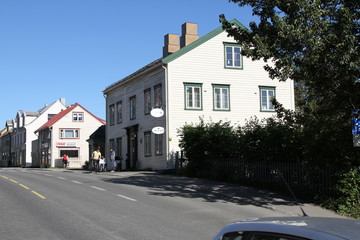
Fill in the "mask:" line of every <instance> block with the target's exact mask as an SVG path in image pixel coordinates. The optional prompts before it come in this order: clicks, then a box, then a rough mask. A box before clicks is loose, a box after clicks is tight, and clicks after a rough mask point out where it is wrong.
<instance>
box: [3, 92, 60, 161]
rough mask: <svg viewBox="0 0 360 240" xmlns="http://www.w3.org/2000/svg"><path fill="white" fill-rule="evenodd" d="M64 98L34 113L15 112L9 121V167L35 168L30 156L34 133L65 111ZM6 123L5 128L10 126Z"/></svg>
mask: <svg viewBox="0 0 360 240" xmlns="http://www.w3.org/2000/svg"><path fill="white" fill-rule="evenodd" d="M65 108H66V105H65V98H60V99H58V100H57V101H55V102H53V103H51V104H46V105H45V106H44V107H43V108H41V109H40V110H38V111H36V112H30V111H23V110H19V111H17V114H16V117H15V118H14V119H12V120H11V124H10V125H11V126H12V127H11V128H9V133H10V135H11V144H10V146H11V157H10V164H9V165H10V166H23V167H34V166H35V167H36V166H38V165H37V162H36V161H35V159H33V156H32V144H31V143H32V141H34V140H35V139H37V136H36V135H35V133H34V131H35V130H36V129H37V128H39V127H40V126H41V125H43V124H44V123H45V122H47V121H48V120H49V119H51V118H52V117H53V116H55V115H56V114H57V113H59V112H60V111H61V110H62V109H65ZM10 125H9V124H8V123H7V127H8V126H10Z"/></svg>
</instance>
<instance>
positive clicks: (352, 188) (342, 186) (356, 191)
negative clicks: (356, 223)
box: [330, 168, 360, 219]
mask: <svg viewBox="0 0 360 240" xmlns="http://www.w3.org/2000/svg"><path fill="white" fill-rule="evenodd" d="M335 191H336V193H337V196H336V198H335V199H333V200H331V201H330V207H331V208H332V209H333V210H335V211H336V212H337V213H339V214H341V215H344V216H349V217H353V218H359V219H360V170H359V168H354V169H352V170H350V171H348V172H346V173H344V174H342V175H341V178H340V180H339V182H338V184H337V185H336V186H335Z"/></svg>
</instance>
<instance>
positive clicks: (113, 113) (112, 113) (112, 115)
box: [109, 104, 115, 125]
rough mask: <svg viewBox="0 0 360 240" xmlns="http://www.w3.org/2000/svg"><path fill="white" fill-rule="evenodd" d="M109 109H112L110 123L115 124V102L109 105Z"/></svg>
mask: <svg viewBox="0 0 360 240" xmlns="http://www.w3.org/2000/svg"><path fill="white" fill-rule="evenodd" d="M109 111H110V113H109V114H110V125H113V124H114V122H115V106H114V104H111V105H110V106H109Z"/></svg>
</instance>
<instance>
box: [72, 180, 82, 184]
mask: <svg viewBox="0 0 360 240" xmlns="http://www.w3.org/2000/svg"><path fill="white" fill-rule="evenodd" d="M72 182H73V183H77V184H82V183H81V182H78V181H75V180H73V181H72Z"/></svg>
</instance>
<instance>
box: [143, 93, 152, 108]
mask: <svg viewBox="0 0 360 240" xmlns="http://www.w3.org/2000/svg"><path fill="white" fill-rule="evenodd" d="M150 111H151V92H150V89H149V90H145V92H144V112H145V114H148V113H150Z"/></svg>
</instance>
